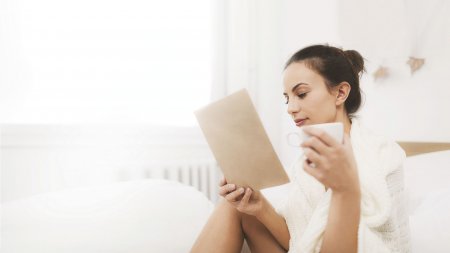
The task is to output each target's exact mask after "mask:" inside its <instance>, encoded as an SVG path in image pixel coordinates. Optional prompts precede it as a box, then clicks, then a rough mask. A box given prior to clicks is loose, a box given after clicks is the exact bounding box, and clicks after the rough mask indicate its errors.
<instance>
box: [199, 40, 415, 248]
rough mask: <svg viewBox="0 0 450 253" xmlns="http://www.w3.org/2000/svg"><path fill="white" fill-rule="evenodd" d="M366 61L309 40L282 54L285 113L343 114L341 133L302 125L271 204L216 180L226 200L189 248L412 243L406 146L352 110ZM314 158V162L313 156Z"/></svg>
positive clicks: (305, 118)
mask: <svg viewBox="0 0 450 253" xmlns="http://www.w3.org/2000/svg"><path fill="white" fill-rule="evenodd" d="M363 71H364V60H363V58H362V57H361V55H360V54H359V53H358V52H356V51H354V50H348V51H343V50H341V49H339V48H336V47H332V46H328V45H314V46H309V47H306V48H304V49H302V50H300V51H298V52H297V53H295V54H294V55H293V56H292V57H291V58H290V59H289V61H288V62H287V64H286V67H285V71H284V78H283V86H284V96H285V97H286V103H287V112H288V113H289V115H290V116H291V117H292V119H293V121H294V122H295V124H296V125H297V126H299V127H300V126H308V125H314V124H320V123H328V122H342V123H343V125H344V141H343V143H338V142H337V141H335V140H334V139H333V138H332V137H330V136H329V135H328V134H326V133H325V132H323V131H321V130H319V129H314V128H312V127H311V128H308V127H304V131H306V132H307V133H308V134H310V135H312V136H313V138H310V139H308V140H307V141H305V142H303V143H302V149H300V152H301V154H300V156H299V159H298V160H297V162H296V163H295V164H294V166H293V167H292V168H291V169H290V170H289V171H288V174H289V177H290V179H291V183H290V184H289V187H290V190H289V193H288V195H287V196H286V199H285V200H284V201H283V202H282V203H283V204H281V205H280V206H277V207H273V206H272V205H271V204H270V203H269V202H268V201H267V200H266V198H265V197H264V196H263V195H262V194H261V193H260V192H259V191H254V190H252V189H250V188H246V189H244V188H242V187H240V186H236V185H233V184H228V183H227V182H226V180H225V179H223V180H222V181H221V183H220V190H219V192H220V195H221V196H222V197H224V200H222V202H220V203H219V204H218V206H217V207H216V209H215V211H214V212H213V214H212V215H211V217H210V218H209V220H208V222H207V224H206V225H205V227H204V228H203V230H202V232H201V234H200V235H199V237H198V239H197V241H196V242H195V244H194V246H193V248H192V250H191V252H195V253H196V252H240V251H241V248H242V244H243V240H244V239H245V240H246V241H247V244H248V245H249V247H250V249H251V251H252V252H301V253H306V252H322V253H326V252H334V253H336V252H345V253H349V252H409V251H410V242H409V226H408V217H407V215H406V213H405V211H404V204H405V203H404V196H403V174H402V163H403V159H404V158H405V153H404V151H403V150H402V149H401V148H400V147H399V146H398V145H397V144H396V143H395V142H393V141H390V140H387V139H385V138H383V137H381V136H378V135H375V134H373V133H372V132H370V131H369V130H367V129H365V128H364V127H362V126H361V125H360V123H359V121H358V120H357V119H356V118H355V117H354V113H355V112H356V111H357V110H358V109H359V107H360V104H361V91H360V88H359V78H360V74H361V73H362V72H363ZM311 163H314V164H315V167H314V168H313V167H311V166H310V164H311Z"/></svg>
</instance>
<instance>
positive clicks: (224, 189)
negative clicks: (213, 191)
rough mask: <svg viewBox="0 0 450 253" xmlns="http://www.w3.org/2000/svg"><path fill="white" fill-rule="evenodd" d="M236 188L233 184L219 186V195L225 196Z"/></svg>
mask: <svg viewBox="0 0 450 253" xmlns="http://www.w3.org/2000/svg"><path fill="white" fill-rule="evenodd" d="M235 189H236V185H234V184H226V185H224V186H222V187H220V188H219V195H220V196H222V197H225V195H227V194H228V193H229V192H231V191H234V190H235Z"/></svg>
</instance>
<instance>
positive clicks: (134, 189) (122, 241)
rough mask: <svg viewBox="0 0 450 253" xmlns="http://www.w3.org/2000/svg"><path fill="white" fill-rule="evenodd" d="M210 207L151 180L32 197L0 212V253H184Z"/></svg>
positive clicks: (189, 192) (191, 193)
mask: <svg viewBox="0 0 450 253" xmlns="http://www.w3.org/2000/svg"><path fill="white" fill-rule="evenodd" d="M213 207H214V205H213V203H212V202H210V201H209V200H208V199H207V198H206V197H205V196H204V195H203V194H202V193H200V192H198V191H197V190H195V189H194V188H192V187H188V186H185V185H182V184H180V183H177V182H171V181H165V180H155V179H150V180H138V181H130V182H121V183H114V184H110V185H103V186H97V187H86V188H77V189H69V190H64V191H61V192H54V193H47V194H42V195H36V196H34V197H31V198H28V199H23V200H18V201H12V202H9V203H5V204H4V205H3V206H2V210H1V214H2V223H1V224H2V231H1V236H2V238H1V239H2V244H1V246H2V248H1V252H3V253H30V252H33V253H40V252H42V253H44V252H45V253H61V252H64V253H80V252H83V253H100V252H114V253H119V252H123V253H125V252H126V253H129V252H134V253H139V252H168V253H171V252H173V253H178V252H188V251H189V249H190V247H191V246H192V244H193V243H194V240H195V238H196V237H197V235H198V233H199V232H200V230H201V228H202V227H203V225H204V224H205V222H206V221H207V219H208V217H209V215H210V213H211V211H212V210H213Z"/></svg>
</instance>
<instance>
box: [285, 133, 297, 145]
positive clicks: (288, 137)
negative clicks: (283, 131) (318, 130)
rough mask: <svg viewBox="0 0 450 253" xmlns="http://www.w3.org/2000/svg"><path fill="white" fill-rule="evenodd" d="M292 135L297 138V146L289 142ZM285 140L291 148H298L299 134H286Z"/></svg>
mask: <svg viewBox="0 0 450 253" xmlns="http://www.w3.org/2000/svg"><path fill="white" fill-rule="evenodd" d="M292 135H296V136H297V138H298V142H297V145H296V144H293V143H292V142H291V140H292V138H291V136H292ZM286 138H287V143H288V144H289V146H292V147H300V134H299V133H296V132H292V133H288V134H287V135H286Z"/></svg>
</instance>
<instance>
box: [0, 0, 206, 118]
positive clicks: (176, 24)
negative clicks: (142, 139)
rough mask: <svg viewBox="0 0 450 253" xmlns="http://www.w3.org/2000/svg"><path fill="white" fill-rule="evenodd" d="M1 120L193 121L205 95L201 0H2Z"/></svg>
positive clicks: (204, 9) (204, 45) (203, 27)
mask: <svg viewBox="0 0 450 253" xmlns="http://www.w3.org/2000/svg"><path fill="white" fill-rule="evenodd" d="M0 9H1V11H0V19H2V20H1V22H0V101H1V102H0V120H1V123H62V124H71V123H102V124H103V123H107V124H109V123H112V124H155V125H172V126H189V125H195V117H194V115H193V111H194V110H195V109H197V108H199V107H201V106H203V105H205V104H206V103H208V102H209V99H210V91H211V88H210V86H211V72H212V67H211V63H212V57H211V55H212V15H211V12H212V7H211V1H210V0H191V1H185V0H169V1H149V0H127V1H124V0H121V1H118V0H79V1H60V0H41V1H35V0H21V1H13V0H10V1H8V0H6V1H2V2H1V4H0Z"/></svg>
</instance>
